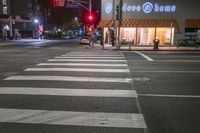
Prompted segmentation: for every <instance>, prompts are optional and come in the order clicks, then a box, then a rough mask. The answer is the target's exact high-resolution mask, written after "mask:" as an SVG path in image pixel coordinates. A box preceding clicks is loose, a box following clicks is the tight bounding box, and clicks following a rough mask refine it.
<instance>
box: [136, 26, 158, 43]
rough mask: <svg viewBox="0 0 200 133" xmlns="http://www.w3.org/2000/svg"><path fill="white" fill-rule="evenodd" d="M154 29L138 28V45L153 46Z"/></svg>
mask: <svg viewBox="0 0 200 133" xmlns="http://www.w3.org/2000/svg"><path fill="white" fill-rule="evenodd" d="M154 35H155V28H138V39H137V41H138V44H139V45H153V40H154Z"/></svg>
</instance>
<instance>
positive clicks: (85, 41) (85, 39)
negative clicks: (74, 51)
mask: <svg viewBox="0 0 200 133" xmlns="http://www.w3.org/2000/svg"><path fill="white" fill-rule="evenodd" d="M80 44H90V39H89V36H82V37H81V39H80Z"/></svg>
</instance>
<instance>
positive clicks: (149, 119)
mask: <svg viewBox="0 0 200 133" xmlns="http://www.w3.org/2000/svg"><path fill="white" fill-rule="evenodd" d="M43 46H44V45H42V46H40V47H39V48H36V47H30V46H28V47H27V46H20V47H18V46H9V47H2V48H1V49H0V132H2V133H19V132H20V133H33V132H34V133H47V132H48V133H64V132H65V133H66V132H67V133H161V132H162V133H188V132H192V133H199V132H200V127H199V123H200V117H199V112H200V106H199V105H200V90H199V86H200V82H199V81H200V76H199V75H200V67H199V66H200V52H199V51H123V52H122V51H121V52H120V51H113V50H111V49H107V48H106V50H101V47H100V46H95V48H91V47H89V46H83V45H77V44H75V45H74V44H73V45H69V44H68V43H67V44H59V45H52V44H49V46H47V45H45V46H44V47H43Z"/></svg>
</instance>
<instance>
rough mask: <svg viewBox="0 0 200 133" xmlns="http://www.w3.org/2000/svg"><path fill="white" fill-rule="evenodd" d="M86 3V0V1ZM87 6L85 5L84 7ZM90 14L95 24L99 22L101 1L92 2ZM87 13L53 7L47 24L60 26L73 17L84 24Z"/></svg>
mask: <svg viewBox="0 0 200 133" xmlns="http://www.w3.org/2000/svg"><path fill="white" fill-rule="evenodd" d="M86 1H88V0H86ZM86 6H87V5H86ZM92 10H93V11H92V13H93V14H94V15H95V16H96V18H95V24H97V23H98V22H99V21H100V16H101V12H100V10H101V1H100V0H92ZM86 14H88V12H87V11H86V10H85V9H83V8H75V9H73V8H66V7H56V8H55V7H54V8H52V11H51V18H49V19H50V20H49V22H51V23H52V24H55V25H60V24H62V23H67V22H70V21H71V20H72V19H74V18H75V17H78V19H79V20H80V21H82V22H85V17H86Z"/></svg>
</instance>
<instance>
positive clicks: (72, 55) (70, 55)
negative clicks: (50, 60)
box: [61, 54, 124, 57]
mask: <svg viewBox="0 0 200 133" xmlns="http://www.w3.org/2000/svg"><path fill="white" fill-rule="evenodd" d="M61 56H67V57H124V56H123V55H103V54H102V55H95V54H94V55H84V54H80V55H77V54H64V55H61Z"/></svg>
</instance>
